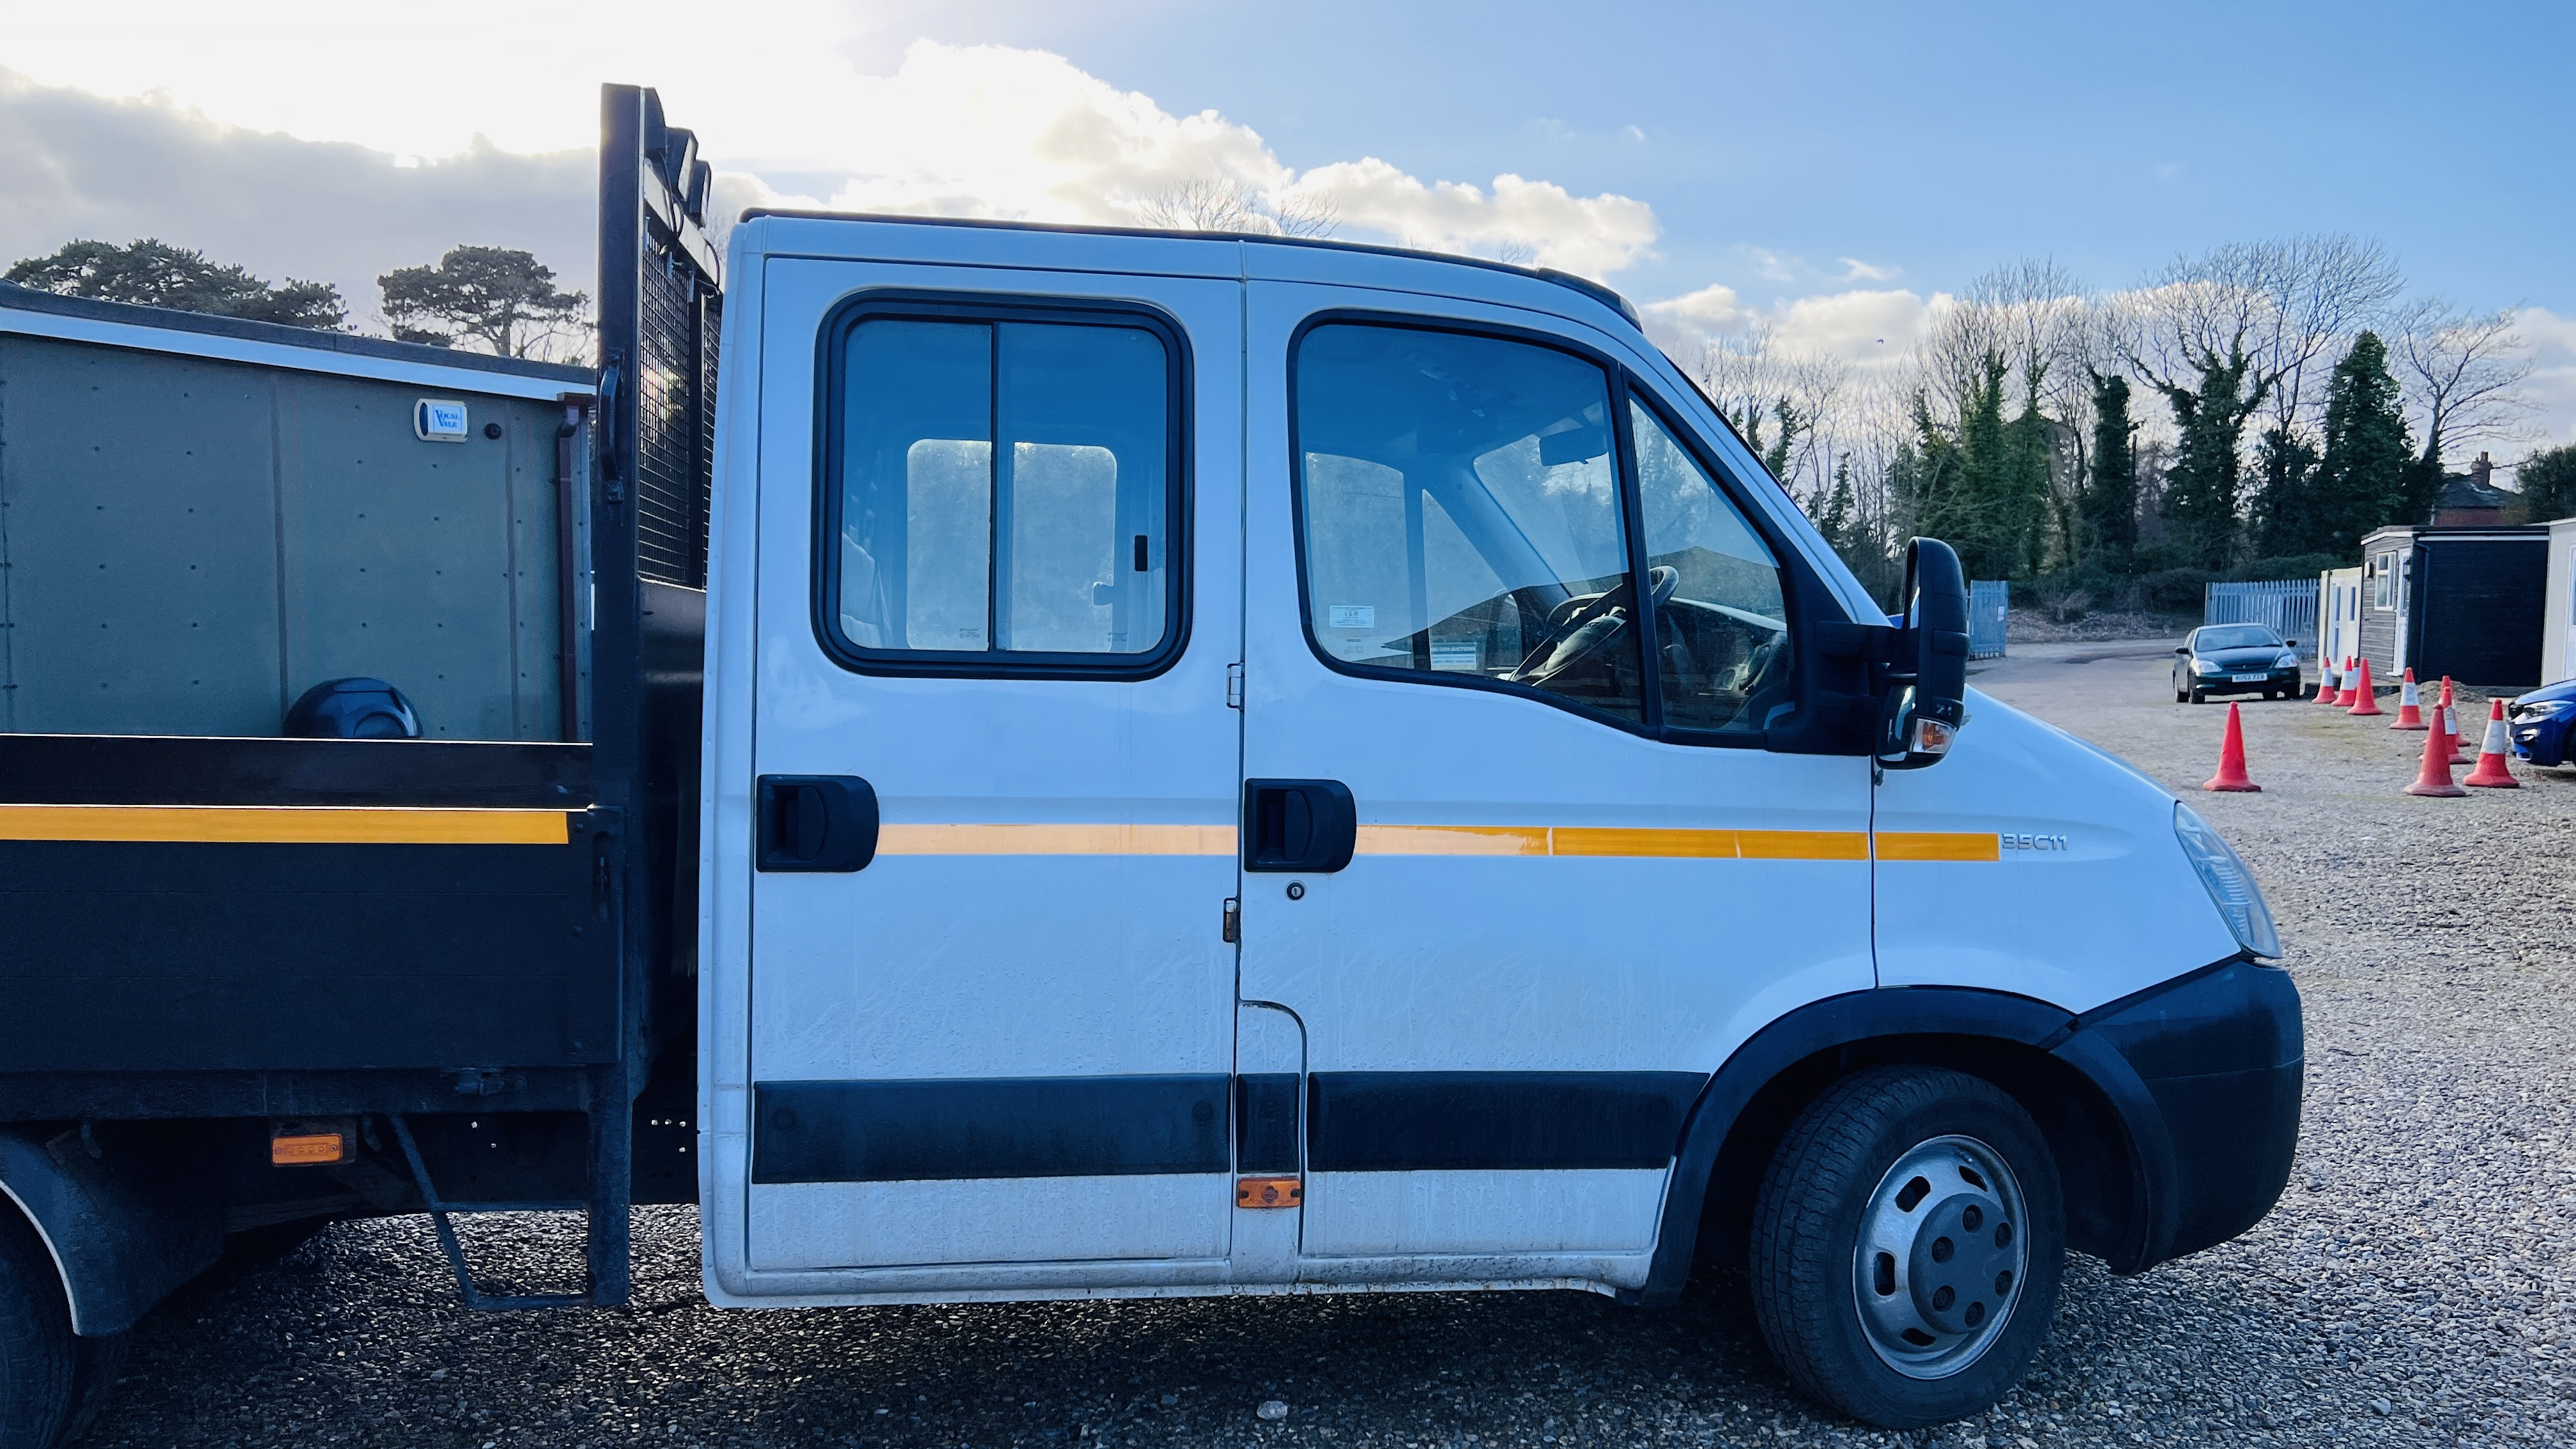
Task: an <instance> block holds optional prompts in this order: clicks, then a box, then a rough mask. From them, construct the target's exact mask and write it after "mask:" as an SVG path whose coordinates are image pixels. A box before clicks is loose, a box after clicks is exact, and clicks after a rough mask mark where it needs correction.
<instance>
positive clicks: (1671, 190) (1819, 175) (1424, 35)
mask: <svg viewBox="0 0 2576 1449" xmlns="http://www.w3.org/2000/svg"><path fill="white" fill-rule="evenodd" d="M13 8H14V7H13ZM98 13H99V12H97V11H95V10H93V9H88V8H86V7H71V6H57V7H50V8H49V9H48V10H47V11H46V12H44V13H42V14H20V15H15V16H12V17H11V18H10V19H9V21H8V23H7V25H6V26H5V27H0V261H5V260H8V259H13V258H15V257H19V256H26V255H32V254H37V253H41V252H44V251H49V250H51V249H52V248H54V247H55V246H58V245H60V244H61V243H62V242H63V241H66V240H69V239H71V238H72V237H75V236H90V237H101V238H104V239H107V240H124V239H127V238H129V237H131V236H137V235H146V234H149V235H157V236H159V237H161V238H162V239H163V240H165V241H171V242H176V243H179V244H182V245H187V246H194V247H199V248H202V249H204V250H205V251H207V252H208V253H209V254H210V255H213V256H215V257H217V258H218V259H221V260H227V261H237V262H240V263H242V264H244V265H246V266H248V267H250V268H251V269H252V270H253V271H254V272H257V273H259V274H260V275H263V276H268V277H271V278H275V277H279V276H285V275H293V276H298V277H306V278H312V279H318V280H329V281H334V282H337V283H338V284H339V285H340V287H341V290H342V292H343V293H344V294H345V295H346V296H348V297H349V298H350V299H351V300H352V301H353V303H355V304H356V305H355V307H354V308H353V311H354V312H355V314H356V317H357V320H358V321H359V322H360V323H361V324H362V325H364V324H365V323H367V322H369V321H370V320H371V317H372V312H373V305H374V300H375V288H374V285H373V278H374V277H375V276H376V275H377V274H379V273H381V272H383V271H387V270H390V269H392V268H393V267H396V266H401V265H409V264H412V263H417V262H423V261H428V260H431V259H432V258H434V257H435V256H436V255H437V254H438V253H439V252H441V251H443V250H444V249H445V248H446V247H448V246H450V245H454V244H456V243H459V242H477V243H483V244H490V245H506V246H523V247H527V248H529V249H530V250H533V251H535V252H536V253H537V254H538V256H539V257H540V258H541V259H543V260H545V261H546V262H548V263H549V264H551V265H553V266H555V267H556V268H557V269H558V270H559V271H560V272H562V273H563V274H564V276H565V277H566V279H567V280H568V281H569V282H571V283H572V284H574V285H577V286H587V285H589V281H590V274H591V270H592V261H591V257H590V252H591V249H592V247H593V245H594V239H593V232H592V226H591V216H590V205H591V198H590V192H591V188H592V186H593V185H594V176H595V173H594V170H593V167H594V164H595V163H594V162H593V159H592V157H591V156H590V155H589V154H588V152H587V149H586V148H588V147H589V146H591V145H592V144H593V143H594V141H595V139H596V134H597V117H598V109H597V104H598V103H597V87H598V85H599V83H600V82H602V81H608V80H616V81H627V82H634V83H640V84H646V85H652V86H655V87H657V88H658V89H659V90H660V91H661V93H662V96H663V100H664V104H665V109H666V111H667V113H668V114H669V115H670V117H671V119H672V121H673V122H674V123H675V124H680V125H686V126H690V127H692V128H694V129H695V130H696V131H697V132H698V134H699V136H700V139H701V146H702V151H703V154H704V155H706V156H707V157H708V158H709V159H710V160H711V161H713V162H714V163H715V165H716V166H717V168H718V170H719V172H720V173H721V174H722V187H721V193H720V194H721V196H722V198H723V199H724V200H725V201H726V202H727V203H728V204H741V203H744V202H762V203H769V204H782V203H783V204H803V205H817V204H819V205H830V206H836V207H842V208H850V209H869V210H899V211H928V212H938V213H945V214H955V215H987V216H1004V217H1020V218H1028V219H1036V220H1056V221H1087V222H1105V223H1119V222H1126V221H1131V220H1132V219H1133V216H1134V208H1135V206H1136V205H1137V203H1138V202H1139V201H1141V200H1143V199H1144V198H1147V197H1149V196H1151V195H1152V194H1153V193H1155V192H1156V191H1157V190H1162V189H1167V188H1169V187H1171V186H1173V185H1175V184H1178V183H1181V182H1186V181H1190V180H1196V179H1203V178H1206V177H1210V176H1225V177H1229V178H1232V179H1235V180H1237V181H1240V182H1243V183H1245V184H1248V185H1251V186H1253V187H1255V188H1257V189H1259V190H1260V191H1262V192H1264V193H1265V194H1269V195H1272V196H1274V197H1285V196H1295V195H1326V196H1330V197H1331V198H1332V200H1333V205H1334V208H1335V210H1336V212H1337V214H1338V216H1339V218H1340V232H1339V234H1340V235H1342V236H1345V237H1349V238H1352V239H1359V240H1380V241H1396V242H1406V243H1411V244H1416V245H1425V246H1433V247H1441V248H1447V249H1452V250H1461V251H1469V252H1474V253H1477V254H1480V255H1488V256H1505V257H1511V258H1529V259H1533V260H1535V261H1537V262H1538V263H1540V264H1542V265H1549V266H1557V267H1562V268H1564V269H1566V270H1569V271H1576V272H1582V273H1584V274H1587V275H1590V276H1595V277H1598V278H1600V279H1602V280H1605V281H1607V282H1609V283H1610V284H1611V285H1613V286H1616V287H1618V288H1619V289H1620V290H1621V291H1623V292H1624V293H1626V294H1627V295H1628V296H1630V297H1631V298H1632V299H1634V300H1635V301H1636V302H1638V304H1639V305H1640V306H1641V308H1643V309H1644V310H1645V312H1646V314H1647V316H1648V318H1649V321H1650V326H1651V328H1652V329H1653V330H1654V331H1655V332H1656V333H1657V335H1658V337H1659V340H1662V341H1664V342H1665V343H1666V345H1667V346H1668V347H1670V348H1672V349H1673V350H1675V351H1676V353H1677V354H1687V353H1689V352H1691V351H1693V350H1695V348H1696V345H1697V340H1698V339H1699V338H1700V337H1702V336H1705V335H1710V334H1721V333H1726V332H1729V331H1734V330H1740V329H1742V328H1744V327H1747V326H1750V325H1753V324H1755V323H1765V324H1768V325H1770V326H1771V327H1773V328H1774V329H1775V335H1777V336H1778V337H1779V338H1780V339H1781V341H1782V342H1783V343H1784V344H1786V345H1790V346H1794V347H1803V348H1809V349H1814V350H1823V351H1830V352H1834V353H1836V354H1838V355H1841V356H1844V357H1847V358H1849V359H1851V360H1852V361H1854V362H1857V363H1862V364H1867V363H1869V362H1871V361H1874V360H1880V359H1887V358H1893V357H1896V356H1898V355H1901V354H1902V353H1903V352H1904V351H1905V349H1906V348H1908V347H1909V346H1910V345H1911V344H1912V342H1913V341H1914V339H1915V337H1916V335H1917V333H1918V331H1919V329H1920V328H1921V327H1922V326H1923V325H1924V321H1925V319H1926V318H1927V316H1929V315H1930V314H1931V313H1932V312H1933V310H1935V309H1936V308H1937V307H1939V306H1940V305H1941V302H1942V299H1943V298H1944V297H1945V296H1946V295H1948V294H1950V293H1953V292H1956V291H1957V290H1958V289H1960V288H1962V287H1963V286H1965V285H1966V284H1967V283H1968V282H1969V280H1970V279H1971V278H1973V277H1974V276H1975V275H1976V274H1977V273H1979V272H1981V271H1983V270H1985V269H1987V268H1989V267H1992V266H1996V265H1999V264H2002V263H2007V262H2011V261H2015V260H2018V259H2022V258H2031V257H2036V258H2048V259H2053V260H2054V261H2056V262H2058V263H2060V264H2061V265H2063V266H2065V267H2066V268H2068V269H2069V270H2071V271H2072V272H2073V273H2074V274H2075V275H2076V276H2078V277H2079V278H2081V279H2083V280H2084V281H2085V282H2087V283H2088V284H2090V285H2092V286H2095V287H2100V288H2116V287H2121V286H2125V285H2128V284H2130V283H2132V282H2134V281H2136V280H2137V279H2138V278H2139V277H2140V276H2141V275H2142V274H2143V273H2145V272H2146V271H2148V270H2149V269H2151V268H2153V267H2155V266H2157V265H2159V264H2161V263H2163V262H2165V261H2167V260H2169V259H2170V258H2172V257H2174V256H2175V255H2177V254H2181V253H2190V252H2198V251H2202V250H2205V249H2207V248H2210V247H2212V246H2216V245H2218V244H2221V243H2224V242H2227V241H2232V240H2251V239H2258V238H2264V237H2274V236H2283V235H2289V234H2294V233H2302V232H2349V233H2353V234H2355V235H2358V236H2363V237H2367V238H2373V239H2376V240H2378V241H2379V242H2381V243H2383V244H2384V245H2385V246H2386V247H2387V248H2388V249H2389V250H2390V252H2391V253H2392V254H2394V256H2395V257H2396V258H2397V260H2398V261H2399V263H2400V265H2401V266H2402V267H2403V268H2404V270H2405V272H2406V274H2407V277H2408V278H2409V280H2410V282H2411V283H2412V284H2413V286H2414V287H2415V289H2416V290H2417V291H2419V292H2432V293H2438V294H2441V295H2443V296H2446V297H2448V298H2450V299H2452V300H2453V301H2454V302H2456V303H2458V304H2459V305H2461V306H2463V307H2467V308H2472V309H2477V310H2486V309H2492V308H2497V307H2503V306H2513V305H2519V306H2522V307H2524V308H2526V309H2527V310H2526V311H2525V312H2524V314H2523V326H2522V331H2523V333H2524V335H2525V336H2526V338H2528V339H2529V340H2530V342H2531V344H2532V346H2533V349H2534V354H2533V355H2534V361H2535V364H2536V366H2537V368H2538V370H2537V371H2536V373H2535V375H2534V378H2533V392H2534V395H2535V397H2536V398H2537V399H2538V400H2539V401H2540V403H2541V407H2542V410H2541V412H2540V414H2539V415H2538V419H2537V421H2538V422H2539V424H2540V425H2541V426H2542V427H2544V428H2545V429H2546V431H2547V433H2548V435H2549V436H2550V438H2551V439H2552V440H2554V441H2569V440H2576V249H2571V248H2570V247H2569V246H2568V245H2567V243H2566V241H2565V238H2566V237H2567V236H2568V234H2569V233H2570V231H2571V228H2576V148H2572V147H2571V146H2570V145H2569V143H2568V141H2567V128H2566V125H2565V122H2564V107H2563V102H2562V100H2561V98H2562V96H2563V90H2564V85H2565V81H2564V80H2563V78H2562V77H2561V75H2560V72H2562V71H2563V70H2564V68H2565V65H2566V57H2567V56H2568V54H2569V53H2570V50H2571V42H2576V7H2569V6H2566V5H2564V4H2556V5H2550V4H2487V5H2478V6H2453V7H2443V8H2440V9H2431V8H2427V7H2423V6H2421V5H2415V6H2406V7H2400V6H2397V5H2393V4H2380V3H2371V0H2345V3H2336V4H2315V3H2275V4H2267V5H2260V6H2246V5H2243V4H2241V3H2228V4H2211V3H2202V0H2177V3H2169V4H2165V5H2161V6H2156V7H2139V6H2116V7H2115V6H2085V5H2067V4H2064V3H2063V0H2058V3H2052V4H2044V5H2043V4H2025V3H2017V0H1996V3H1985V4H1980V5H1977V6H1974V7H1967V6H1935V5H1923V4H1920V3H1911V4H1830V3H1816V4H1809V5H1801V6H1780V5H1776V4H1773V5H1762V6H1746V5H1737V4H1705V3H1703V4H1630V5H1626V6H1583V7H1576V6H1571V5H1554V6H1549V5H1539V4H1528V3H1517V0H1486V3H1477V4H1453V3H1420V4H1406V5H1388V4H1386V3H1384V0H1374V3H1361V0H1304V3H1300V4H1297V5H1295V6H1285V5H1281V6H1248V5H1221V4H1212V3H1206V0H1196V3H1190V0H1090V3H1088V4H1085V5H1080V6H1067V5H1063V4H1061V3H1057V4H1037V3H1030V0H939V3H927V0H873V3H845V0H737V3H735V4H733V5H730V6H723V7H713V6H706V5H703V4H694V5H680V4H672V3H665V0H625V3H614V4H595V3H565V0H509V3H494V0H451V3H447V4H444V5H442V6H439V7H435V8H434V9H424V8H422V7H417V6H408V5H406V6H392V5H384V4H375V3H350V0H342V3H336V4H303V3H259V4H242V3H236V4H207V3H204V0H194V3H189V4H177V3H169V0H128V3H123V4H120V5H119V6H118V7H117V8H116V20H115V23H114V24H112V25H109V24H102V23H100V22H99V21H98V19H97V18H96V17H97V15H98Z"/></svg>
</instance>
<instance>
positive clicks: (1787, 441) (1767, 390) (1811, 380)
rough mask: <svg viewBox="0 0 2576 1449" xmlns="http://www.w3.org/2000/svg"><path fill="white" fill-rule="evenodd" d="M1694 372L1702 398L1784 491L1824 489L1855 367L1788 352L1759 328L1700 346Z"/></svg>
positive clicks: (1825, 357) (1762, 325)
mask: <svg viewBox="0 0 2576 1449" xmlns="http://www.w3.org/2000/svg"><path fill="white" fill-rule="evenodd" d="M1697 372H1698V375H1699V385H1700V391H1701V392H1703V393H1705V394H1707V395H1708V399H1709V401H1711V402H1712V403H1715V404H1716V405H1717V410H1718V411H1719V412H1720V413H1723V414H1725V416H1726V419H1727V421H1729V422H1731V423H1733V424H1735V426H1736V428H1737V430H1738V431H1740V432H1742V433H1743V434H1744V436H1745V441H1746V442H1747V443H1750V444H1751V445H1752V446H1753V450H1754V451H1755V452H1756V453H1757V454H1760V455H1761V458H1762V461H1763V465H1764V466H1765V467H1768V468H1769V469H1770V470H1771V472H1772V474H1773V476H1775V477H1777V478H1778V479H1779V480H1780V483H1781V486H1783V487H1785V488H1787V489H1788V490H1789V491H1790V493H1791V494H1792V495H1793V496H1795V495H1799V494H1800V493H1801V492H1802V491H1803V492H1805V493H1808V494H1812V493H1815V492H1817V491H1818V490H1820V489H1822V488H1824V487H1825V486H1827V483H1828V481H1829V479H1830V476H1831V473H1832V466H1833V465H1832V462H1831V454H1832V453H1833V451H1834V450H1833V447H1832V445H1831V442H1830V440H1831V439H1833V438H1834V437H1835V436H1836V433H1837V425H1838V421H1839V420H1838V418H1837V416H1836V412H1837V405H1838V404H1839V403H1840V401H1841V399H1842V396H1843V393H1844V390H1845V389H1846V388H1847V387H1848V386H1849V384H1850V381H1851V364H1849V363H1847V362H1845V361H1843V360H1842V359H1841V358H1838V357H1834V356H1830V355H1827V354H1823V353H1815V354H1806V353H1795V352H1791V351H1789V350H1787V349H1784V348H1782V347H1780V346H1779V345H1778V341H1777V336H1776V334H1775V333H1774V332H1773V331H1772V329H1771V326H1770V324H1768V323H1756V324H1755V325H1753V326H1752V327H1750V328H1747V329H1746V330H1745V331H1743V332H1740V333H1733V334H1729V335H1726V336H1722V337H1712V338H1710V339H1709V340H1707V341H1706V342H1704V343H1702V344H1701V345H1700V356H1699V367H1698V368H1697ZM1802 484H1803V485H1804V487H1803V490H1802V486H1801V485H1802Z"/></svg>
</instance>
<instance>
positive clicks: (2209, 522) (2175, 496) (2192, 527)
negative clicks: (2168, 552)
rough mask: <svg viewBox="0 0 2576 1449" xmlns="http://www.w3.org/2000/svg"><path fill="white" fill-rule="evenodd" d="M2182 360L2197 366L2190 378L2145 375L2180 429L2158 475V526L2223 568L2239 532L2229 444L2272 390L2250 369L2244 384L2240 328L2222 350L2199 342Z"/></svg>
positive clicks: (2238, 473)
mask: <svg viewBox="0 0 2576 1449" xmlns="http://www.w3.org/2000/svg"><path fill="white" fill-rule="evenodd" d="M2187 360H2188V362H2189V363H2190V365H2191V369H2192V370H2193V371H2194V372H2197V373H2199V374H2200V380H2199V383H2198V385H2196V386H2190V387H2186V386H2184V385H2183V384H2182V383H2179V382H2175V381H2171V380H2168V379H2164V378H2157V377H2152V376H2151V377H2149V378H2148V382H2149V383H2150V384H2152V385H2153V386H2154V388H2155V390H2156V391H2157V392H2159V393H2162V394H2164V399H2165V402H2166V403H2167V404H2168V405H2170V406H2171V407H2172V408H2173V413H2174V424H2175V426H2176V427H2177V428H2178V429H2179V430H2180V431H2181V433H2182V446H2181V447H2180V448H2179V449H2178V450H2177V451H2176V453H2175V456H2174V463H2173V468H2172V469H2171V471H2169V472H2168V473H2166V475H2165V508H2164V519H2165V534H2166V537H2167V538H2168V539H2170V540H2171V541H2172V542H2173V543H2174V544H2175V545H2176V546H2177V547H2178V548H2179V550H2180V552H2181V553H2182V556H2183V557H2184V558H2185V559H2187V560H2189V561H2190V562H2191V563H2192V564H2194V565H2196V566H2197V567H2200V568H2205V569H2223V568H2225V567H2227V566H2228V565H2229V564H2231V563H2233V562H2235V556H2236V544H2237V539H2238V537H2239V535H2240V534H2241V533H2242V532H2243V529H2242V525H2241V524H2240V522H2239V520H2238V518H2237V502H2238V498H2237V495H2238V491H2239V485H2240V483H2241V482H2242V481H2243V474H2244V467H2243V464H2242V463H2241V461H2240V460H2239V459H2238V457H2237V453H2236V449H2237V445H2238V443H2239V442H2240V441H2241V440H2242V439H2243V437H2244V435H2245V420H2246V419H2247V418H2248V417H2250V416H2252V415H2253V412H2254V410H2255V409H2256V408H2258V407H2260V406H2262V404H2263V398H2264V397H2265V395H2266V394H2268V393H2269V392H2270V391H2271V390H2272V379H2271V378H2269V377H2260V376H2258V377H2256V378H2255V379H2254V382H2253V385H2252V386H2251V387H2250V388H2249V387H2248V386H2247V385H2246V378H2247V375H2248V374H2250V373H2252V372H2253V371H2254V359H2253V358H2251V357H2248V356H2247V355H2246V353H2245V340H2244V338H2243V337H2241V336H2240V337H2238V338H2237V339H2236V340H2235V341H2233V342H2231V343H2230V344H2229V345H2228V349H2227V355H2226V356H2225V357H2221V356H2219V355H2218V353H2217V351H2216V350H2215V349H2203V350H2197V351H2194V352H2193V353H2192V354H2191V355H2190V356H2189V357H2188V359H2187Z"/></svg>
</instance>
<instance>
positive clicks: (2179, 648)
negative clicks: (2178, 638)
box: [2174, 644, 2191, 654]
mask: <svg viewBox="0 0 2576 1449" xmlns="http://www.w3.org/2000/svg"><path fill="white" fill-rule="evenodd" d="M2174 652H2175V653H2176V654H2189V653H2190V652H2191V646H2190V645H2188V644H2176V645H2175V646H2174Z"/></svg>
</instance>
